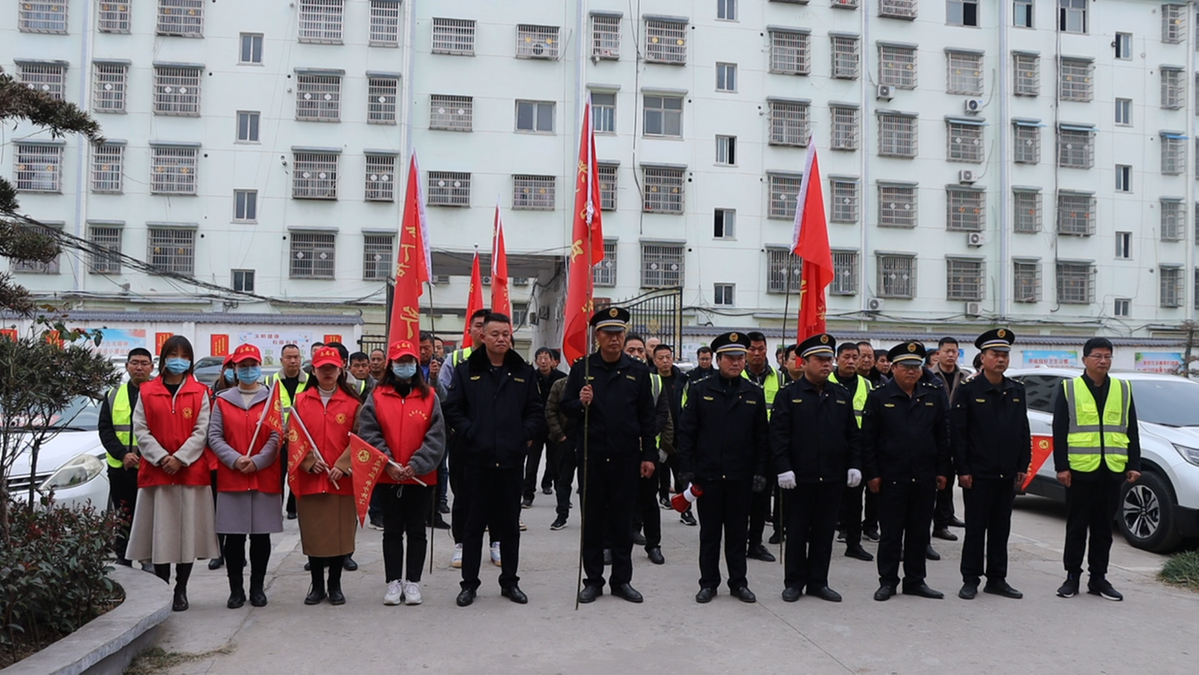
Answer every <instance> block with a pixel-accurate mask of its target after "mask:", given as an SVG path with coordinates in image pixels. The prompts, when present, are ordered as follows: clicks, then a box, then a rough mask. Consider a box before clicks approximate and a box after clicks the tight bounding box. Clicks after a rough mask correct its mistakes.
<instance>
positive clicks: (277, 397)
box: [251, 381, 286, 446]
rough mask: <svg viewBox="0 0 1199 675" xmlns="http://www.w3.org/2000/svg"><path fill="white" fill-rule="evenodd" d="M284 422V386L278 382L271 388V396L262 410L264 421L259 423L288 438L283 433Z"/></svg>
mask: <svg viewBox="0 0 1199 675" xmlns="http://www.w3.org/2000/svg"><path fill="white" fill-rule="evenodd" d="M283 421H284V420H283V384H282V383H280V382H278V381H276V382H275V384H274V385H272V386H271V395H270V397H269V398H267V400H266V407H265V408H263V409H262V419H261V420H259V422H258V423H259V424H260V425H262V426H265V427H266V428H267V429H270V430H272V431H274V432H276V433H278V434H279V436H280V437H283V438H286V436H285V435H284V433H283ZM252 445H253V444H251V446H252Z"/></svg>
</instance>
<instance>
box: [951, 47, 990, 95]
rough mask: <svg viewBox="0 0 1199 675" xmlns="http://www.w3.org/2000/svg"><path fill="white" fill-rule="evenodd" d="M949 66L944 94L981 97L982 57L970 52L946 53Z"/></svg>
mask: <svg viewBox="0 0 1199 675" xmlns="http://www.w3.org/2000/svg"><path fill="white" fill-rule="evenodd" d="M945 56H946V63H948V65H949V73H948V75H947V84H946V86H945V91H946V93H949V94H966V95H968V96H982V93H983V56H982V54H974V53H971V52H953V51H951V52H946V54H945Z"/></svg>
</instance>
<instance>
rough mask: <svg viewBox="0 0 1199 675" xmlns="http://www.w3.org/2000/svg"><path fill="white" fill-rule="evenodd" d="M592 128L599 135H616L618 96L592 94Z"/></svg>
mask: <svg viewBox="0 0 1199 675" xmlns="http://www.w3.org/2000/svg"><path fill="white" fill-rule="evenodd" d="M591 128H592V129H593V130H594V131H595V133H597V134H614V133H616V94H613V93H599V92H592V93H591Z"/></svg>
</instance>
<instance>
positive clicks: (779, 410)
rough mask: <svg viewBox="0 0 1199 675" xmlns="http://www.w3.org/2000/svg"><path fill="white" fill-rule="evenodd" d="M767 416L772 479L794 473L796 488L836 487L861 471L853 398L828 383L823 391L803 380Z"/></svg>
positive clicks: (785, 391)
mask: <svg viewBox="0 0 1199 675" xmlns="http://www.w3.org/2000/svg"><path fill="white" fill-rule="evenodd" d="M772 410H773V412H772V413H771V416H770V455H771V460H772V461H773V462H774V470H775V472H776V473H785V472H787V471H794V472H795V480H796V481H798V482H800V483H826V482H836V483H840V482H843V481H845V480H846V473H847V471H848V470H849V469H859V470H860V469H861V468H862V447H861V432H860V431H859V430H858V422H857V420H856V419H855V417H854V414H853V396H852V395H851V394H850V393H849V390H848V389H846V388H845V387H843V386H841V385H839V384H834V383H832V382H828V383H826V384H825V385H824V390H823V391H819V390H817V389H816V385H814V384H812V383H811V382H809V381H808V379H807V378H806V377H800V378H799V379H798V380H795V381H793V382H791V383H790V384H788V385H787V386H785V387H783V388H782V389H781V390H780V391H779V393H778V395H777V396H775V397H774V408H773V409H772Z"/></svg>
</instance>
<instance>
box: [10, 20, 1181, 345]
mask: <svg viewBox="0 0 1199 675" xmlns="http://www.w3.org/2000/svg"><path fill="white" fill-rule="evenodd" d="M4 11H7V12H10V15H9V16H6V17H4V20H3V21H0V37H2V40H0V65H2V66H3V68H4V69H5V70H6V71H7V72H9V73H11V74H12V75H14V76H15V77H16V78H18V79H19V80H20V81H22V82H26V83H29V85H30V86H33V87H38V88H40V89H42V90H44V91H47V92H50V93H52V94H54V95H56V96H59V97H62V98H65V99H66V100H69V101H72V102H75V103H77V104H79V105H80V106H81V107H83V108H85V109H87V110H89V111H91V112H92V113H93V114H94V116H95V118H96V119H97V121H99V122H100V124H101V125H102V127H103V132H104V135H105V137H106V138H107V139H108V140H107V142H106V144H105V145H103V146H100V147H95V148H92V147H89V146H88V145H87V144H85V143H84V144H81V143H80V142H79V140H78V139H76V138H67V139H64V140H62V141H54V140H52V139H50V138H49V136H48V135H47V134H45V133H39V132H36V131H35V130H33V129H31V128H30V127H28V126H27V125H21V124H18V125H17V126H16V128H15V129H14V128H12V127H10V128H8V129H6V130H5V132H4V133H5V136H4V139H3V145H2V146H0V171H2V172H4V175H6V176H7V177H9V179H10V180H12V181H13V182H14V183H15V184H16V185H17V187H18V189H19V190H20V191H21V200H22V206H23V208H24V211H25V212H26V213H28V214H29V215H31V216H33V217H35V218H38V219H39V220H41V221H43V222H45V223H48V224H50V225H51V226H53V227H61V228H63V229H64V230H65V231H66V232H69V233H71V234H74V235H75V236H78V237H80V238H84V239H88V240H90V241H92V242H94V243H96V244H100V245H103V246H105V247H109V248H111V249H113V250H119V251H120V252H121V253H123V254H125V255H129V256H132V257H134V258H138V259H140V260H143V261H146V262H148V263H150V264H152V265H154V266H156V267H158V268H161V269H165V270H168V271H171V272H175V273H180V274H184V275H188V276H193V277H195V278H198V279H200V280H203V281H205V282H207V283H210V284H217V285H219V286H223V287H228V288H229V289H230V290H231V291H242V292H252V293H254V294H255V295H256V296H259V297H258V298H254V297H249V296H244V295H238V294H236V293H233V292H225V293H222V292H216V291H213V290H211V289H197V288H196V287H193V286H189V285H187V284H186V283H184V282H181V281H179V280H178V279H173V278H170V277H164V276H160V275H153V274H147V273H144V272H142V271H139V270H136V269H130V268H129V266H128V265H122V264H121V262H120V261H119V260H116V259H114V258H111V257H106V256H103V255H86V254H78V253H73V252H70V251H68V252H66V253H64V255H63V256H62V257H61V259H60V260H59V262H58V263H56V264H51V265H49V266H40V267H39V266H17V267H15V268H14V269H13V270H12V271H13V272H14V273H15V274H16V278H17V280H18V281H20V282H21V283H23V284H25V285H27V286H28V287H30V288H31V289H32V290H34V291H36V292H37V293H39V294H42V295H45V296H49V297H56V298H68V299H71V300H72V301H73V302H74V304H75V306H76V308H77V309H80V310H87V311H89V312H92V314H89V315H88V316H94V317H96V318H95V321H97V322H100V321H109V322H110V323H112V322H115V321H120V320H121V319H122V318H127V317H131V316H132V315H130V314H128V312H138V313H139V314H141V315H142V316H140V317H138V319H139V320H143V321H144V320H145V315H146V314H147V313H149V312H155V311H169V312H172V316H183V315H189V314H190V315H201V314H205V313H213V312H216V313H228V314H230V315H237V314H239V313H247V314H249V313H253V314H254V315H255V321H258V320H260V318H259V315H261V314H280V313H281V314H288V315H296V314H301V315H312V316H313V317H319V316H327V315H329V314H351V315H354V316H355V317H357V316H359V315H360V316H361V321H362V322H364V323H365V324H366V326H365V327H364V328H363V329H362V330H363V331H365V332H367V333H381V332H383V331H382V327H381V323H382V321H383V316H384V311H383V303H384V301H385V291H384V288H385V285H386V282H387V279H388V278H389V277H391V276H392V274H393V270H394V259H395V250H394V249H395V243H396V232H397V228H398V221H399V215H400V211H401V209H402V196H403V186H404V185H405V181H406V173H407V161H408V149H409V148H415V149H416V151H417V153H418V155H419V160H420V165H421V172H422V174H423V175H422V176H421V177H420V180H421V183H422V185H423V186H424V188H425V193H426V200H427V204H428V209H427V213H428V218H429V229H430V233H431V237H430V238H431V244H432V247H433V249H434V273H435V274H436V275H437V280H436V283H435V284H434V286H433V292H432V294H431V307H433V308H434V309H433V310H432V315H433V320H434V322H435V323H434V324H433V327H435V328H436V329H437V330H438V332H439V333H442V334H445V335H447V336H452V335H453V334H454V333H456V332H458V331H460V330H461V325H462V320H461V313H462V311H463V308H464V306H465V304H466V277H465V275H466V274H468V273H469V262H470V257H471V254H472V252H473V251H474V246H475V245H476V244H477V245H479V246H480V247H481V250H482V251H484V252H487V251H488V250H489V246H490V235H491V227H492V212H493V209H494V207H495V204H496V203H497V200H498V202H499V204H500V206H501V207H502V209H503V210H504V222H505V228H506V239H507V246H508V253H509V256H510V258H511V260H510V269H511V271H512V274H513V275H514V276H519V277H520V278H518V279H516V280H515V281H514V286H513V288H512V297H513V299H514V302H515V303H516V308H517V312H516V314H517V315H518V320H519V321H520V322H521V323H522V324H523V326H524V327H523V328H522V329H521V330H520V332H519V334H520V336H521V341H522V343H523V344H528V345H531V346H534V347H535V346H540V345H542V344H553V343H554V342H555V339H556V336H557V335H558V334H559V333H560V330H561V325H560V317H561V304H562V298H563V296H564V294H565V285H564V279H565V275H564V273H563V264H564V262H563V261H564V259H565V253H566V250H567V245H568V243H569V241H568V238H569V232H570V226H571V219H572V211H573V205H574V201H573V200H574V196H573V190H572V189H571V188H572V185H573V180H574V171H575V165H576V157H577V152H578V150H577V149H578V133H579V130H578V126H579V120H580V118H581V101H583V100H585V97H586V96H588V95H590V96H591V99H592V102H593V105H594V106H595V126H596V131H597V138H596V145H597V155H598V159H599V162H600V165H601V170H600V175H601V180H602V188H603V202H604V203H603V209H604V211H603V225H604V237H605V247H606V249H607V250H608V252H609V258H608V259H607V260H605V263H604V265H603V266H602V267H601V269H599V270H597V272H596V280H597V286H598V287H597V290H596V294H597V296H601V297H602V298H607V299H610V300H612V301H619V300H625V299H629V298H633V297H635V296H639V295H641V294H643V293H646V292H647V291H650V290H652V289H656V288H665V287H676V286H677V287H681V288H682V289H683V290H682V297H681V305H682V316H683V322H684V323H685V324H686V325H687V327H686V329H685V330H684V333H685V334H686V335H687V336H688V337H687V338H686V339H687V341H688V342H686V343H684V344H690V343H692V342H694V343H698V342H702V341H703V340H704V338H705V337H710V336H711V335H714V334H715V333H718V332H722V331H723V330H728V329H733V328H737V329H742V330H744V329H749V328H756V327H765V328H766V329H768V332H769V334H770V335H772V336H773V337H772V341H773V340H774V339H777V338H779V337H781V336H783V335H784V333H782V332H780V331H781V330H782V329H783V327H784V321H786V322H787V325H789V326H791V327H793V326H794V323H795V319H794V315H795V313H796V311H797V306H798V293H797V291H798V285H799V284H798V269H799V265H798V262H797V261H794V260H793V259H791V258H790V256H789V254H788V253H787V248H788V247H789V244H790V242H791V235H792V228H793V218H794V213H795V206H796V201H795V200H796V196H797V194H798V191H799V185H800V180H801V176H802V171H803V168H804V158H805V152H806V145H807V138H808V136H809V134H811V137H812V139H813V142H814V143H815V144H816V146H817V147H818V149H819V152H820V162H821V170H822V174H823V183H822V189H823V191H824V195H825V199H826V202H827V204H828V211H829V237H830V240H831V242H832V246H833V248H834V264H835V266H836V268H837V270H836V280H835V281H834V283H833V285H832V286H830V288H829V295H830V297H829V325H830V330H831V331H833V332H840V333H842V334H846V335H863V334H878V335H886V336H888V337H889V339H890V338H894V339H898V336H903V335H922V334H929V335H930V337H936V336H937V335H940V334H942V333H945V334H956V335H958V336H959V338H961V339H963V343H965V342H967V340H966V338H969V339H971V340H972V339H973V336H974V335H976V334H977V333H978V332H980V331H981V330H983V329H984V328H985V327H987V326H990V325H993V324H994V323H996V322H1000V321H1002V322H1004V323H1006V324H1007V325H1010V326H1012V327H1013V329H1014V330H1015V331H1016V332H1017V333H1018V334H1019V335H1022V336H1024V335H1028V336H1030V337H1032V336H1041V337H1042V338H1043V339H1044V340H1046V341H1048V342H1052V343H1059V342H1062V341H1074V340H1076V338H1078V337H1079V336H1085V335H1089V334H1093V333H1097V332H1098V333H1104V334H1109V335H1112V336H1115V337H1122V338H1127V339H1129V340H1130V342H1129V343H1128V344H1133V343H1136V344H1138V345H1145V346H1150V347H1152V346H1166V345H1167V344H1175V343H1176V342H1177V335H1178V327H1179V324H1180V323H1181V322H1183V321H1186V320H1188V319H1191V318H1193V317H1194V314H1195V307H1196V305H1197V304H1199V293H1197V292H1196V289H1197V287H1199V276H1197V275H1196V273H1195V268H1196V261H1195V248H1194V247H1195V245H1196V238H1195V228H1194V226H1193V224H1192V222H1191V221H1192V220H1193V218H1194V214H1195V208H1196V207H1195V205H1196V195H1195V194H1194V190H1195V180H1196V177H1197V171H1196V164H1197V161H1199V152H1197V149H1199V146H1196V144H1195V142H1194V141H1192V140H1191V139H1192V138H1194V137H1195V129H1194V126H1195V115H1196V113H1197V112H1199V106H1197V104H1196V98H1197V96H1199V81H1197V80H1196V75H1195V73H1196V64H1195V63H1194V60H1195V51H1196V47H1197V46H1199V41H1197V39H1196V28H1197V26H1196V24H1197V23H1199V22H1197V21H1196V18H1197V17H1196V7H1195V5H1194V3H1184V2H1174V3H1170V2H1161V1H1150V0H1109V1H1105V2H1102V3H1099V2H1095V1H1093V0H808V1H806V2H805V1H797V0H772V1H765V0H759V1H751V0H637V1H634V2H630V1H629V0H575V1H574V2H571V1H570V0H557V1H555V2H549V1H543V0H506V1H495V0H491V1H482V0H437V1H435V2H434V1H432V0H403V1H399V0H291V1H283V0H255V1H254V2H237V3H235V2H231V1H229V0H225V1H223V2H216V1H215V0H214V1H212V2H207V1H205V0H126V1H125V2H107V1H104V0H62V1H60V2H42V1H37V2H35V1H33V0H20V1H19V2H16V3H6V4H5V10H4ZM789 279H790V282H789V281H788V280H789ZM788 291H791V292H790V293H788ZM297 303H298V304H297ZM118 312H119V313H121V314H117V313H118ZM181 313H182V314H181ZM226 318H229V317H226ZM289 321H291V322H292V324H296V323H301V324H303V323H304V320H298V319H295V318H294V317H293V318H292V319H289ZM314 321H316V319H315V318H314ZM534 323H535V325H534ZM318 325H320V324H318ZM426 327H428V326H426ZM792 331H793V328H787V329H786V332H787V333H790V332H792Z"/></svg>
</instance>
